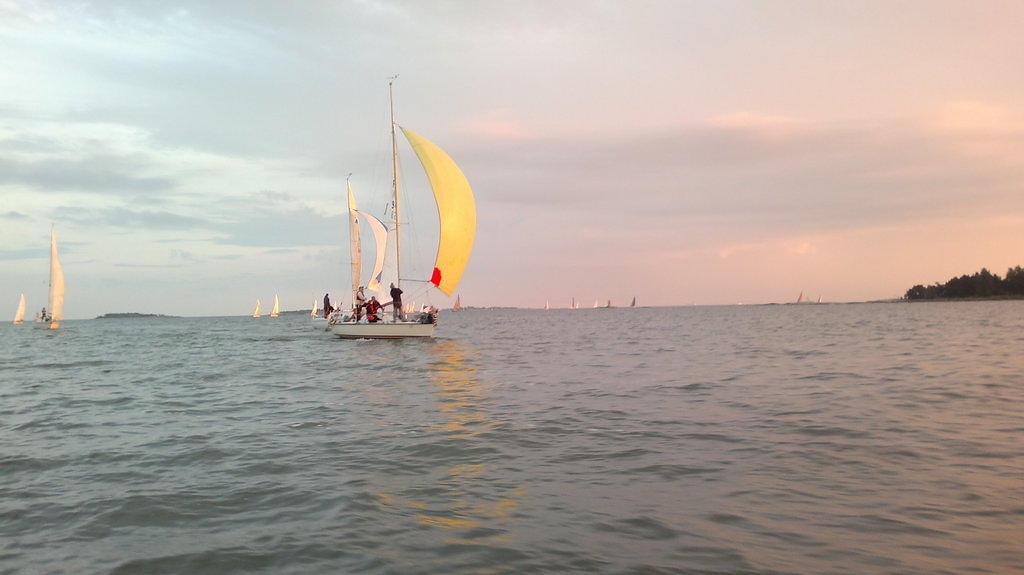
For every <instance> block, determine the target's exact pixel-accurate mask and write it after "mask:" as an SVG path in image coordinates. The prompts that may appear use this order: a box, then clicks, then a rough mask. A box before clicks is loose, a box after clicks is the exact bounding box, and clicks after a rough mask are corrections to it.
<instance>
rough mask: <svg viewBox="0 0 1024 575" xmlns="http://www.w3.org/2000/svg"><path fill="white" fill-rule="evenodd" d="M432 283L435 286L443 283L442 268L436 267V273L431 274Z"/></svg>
mask: <svg viewBox="0 0 1024 575" xmlns="http://www.w3.org/2000/svg"><path fill="white" fill-rule="evenodd" d="M430 283H432V284H434V285H435V286H439V285H441V270H439V269H437V268H434V273H433V274H432V275H431V276H430Z"/></svg>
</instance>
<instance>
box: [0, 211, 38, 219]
mask: <svg viewBox="0 0 1024 575" xmlns="http://www.w3.org/2000/svg"><path fill="white" fill-rule="evenodd" d="M0 219H4V220H29V219H32V218H30V217H28V216H27V215H25V214H23V213H21V212H14V211H11V212H4V213H2V214H0Z"/></svg>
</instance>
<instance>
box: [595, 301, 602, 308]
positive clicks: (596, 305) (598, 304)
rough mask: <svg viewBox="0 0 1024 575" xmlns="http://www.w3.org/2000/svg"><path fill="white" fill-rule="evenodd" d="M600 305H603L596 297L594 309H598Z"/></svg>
mask: <svg viewBox="0 0 1024 575" xmlns="http://www.w3.org/2000/svg"><path fill="white" fill-rule="evenodd" d="M599 307H601V304H600V303H599V302H598V301H597V300H596V299H595V300H594V309H597V308H599Z"/></svg>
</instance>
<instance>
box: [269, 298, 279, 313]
mask: <svg viewBox="0 0 1024 575" xmlns="http://www.w3.org/2000/svg"><path fill="white" fill-rule="evenodd" d="M280 313H281V301H280V300H278V299H277V294H274V309H272V310H270V317H277V316H278V314H280Z"/></svg>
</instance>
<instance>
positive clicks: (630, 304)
mask: <svg viewBox="0 0 1024 575" xmlns="http://www.w3.org/2000/svg"><path fill="white" fill-rule="evenodd" d="M629 307H636V296H633V301H631V302H629Z"/></svg>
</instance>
